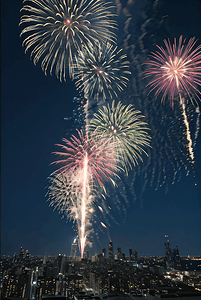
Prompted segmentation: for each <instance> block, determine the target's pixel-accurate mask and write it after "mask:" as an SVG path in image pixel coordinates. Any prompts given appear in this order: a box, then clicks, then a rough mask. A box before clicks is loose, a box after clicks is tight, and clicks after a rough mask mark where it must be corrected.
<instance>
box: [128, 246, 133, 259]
mask: <svg viewBox="0 0 201 300" xmlns="http://www.w3.org/2000/svg"><path fill="white" fill-rule="evenodd" d="M129 257H130V260H133V253H132V248H129Z"/></svg>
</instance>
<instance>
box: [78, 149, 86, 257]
mask: <svg viewBox="0 0 201 300" xmlns="http://www.w3.org/2000/svg"><path fill="white" fill-rule="evenodd" d="M87 174H88V155H87V153H86V155H85V159H84V172H83V188H82V190H83V192H82V204H81V229H80V231H81V234H80V252H81V257H82V258H83V253H84V248H85V243H86V236H85V221H86V220H85V218H86V198H87V197H88V195H87V192H86V189H87V186H88V176H87Z"/></svg>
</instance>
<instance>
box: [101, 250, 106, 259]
mask: <svg viewBox="0 0 201 300" xmlns="http://www.w3.org/2000/svg"><path fill="white" fill-rule="evenodd" d="M102 255H103V257H106V249H105V248H103V249H102Z"/></svg>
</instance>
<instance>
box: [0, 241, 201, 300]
mask: <svg viewBox="0 0 201 300" xmlns="http://www.w3.org/2000/svg"><path fill="white" fill-rule="evenodd" d="M166 239H167V240H166V242H165V243H164V253H165V255H164V256H151V257H143V256H139V257H138V251H137V249H132V248H129V249H128V251H127V253H122V252H121V247H117V248H116V245H113V242H112V241H111V242H110V243H109V244H108V247H107V248H103V249H102V250H101V253H98V254H95V255H93V256H91V255H90V252H89V250H87V251H86V252H85V253H84V257H83V258H81V257H80V255H78V256H77V254H78V252H79V251H78V244H77V241H76V239H75V241H74V243H73V244H72V245H71V252H70V253H69V255H66V254H58V255H56V256H50V255H48V254H47V253H45V254H44V255H41V256H34V255H31V254H30V253H29V251H28V250H24V249H23V248H22V247H21V248H20V249H19V252H18V253H14V255H13V256H5V255H3V256H2V260H1V266H0V280H1V299H2V300H3V299H4V300H6V299H17V298H18V299H38V300H41V299H46V300H47V299H63V300H64V299H75V300H77V299H85V300H87V299H96V300H98V299H111V300H112V299H121V298H123V299H125V298H128V299H133V300H135V299H138V298H139V299H149V300H151V299H158V298H166V299H175V298H176V299H197V300H198V299H201V256H197V257H190V256H187V257H181V256H180V255H179V249H178V247H177V246H176V247H175V248H173V249H172V248H171V245H170V241H169V240H168V237H167V238H166Z"/></svg>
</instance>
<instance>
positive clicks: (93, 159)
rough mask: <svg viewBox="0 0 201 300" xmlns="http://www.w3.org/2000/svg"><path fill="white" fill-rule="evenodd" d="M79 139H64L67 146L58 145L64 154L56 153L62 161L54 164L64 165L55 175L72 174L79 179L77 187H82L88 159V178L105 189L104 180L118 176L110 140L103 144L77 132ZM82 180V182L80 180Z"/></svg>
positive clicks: (74, 137) (73, 137)
mask: <svg viewBox="0 0 201 300" xmlns="http://www.w3.org/2000/svg"><path fill="white" fill-rule="evenodd" d="M77 132H78V137H76V136H74V135H72V137H71V138H70V140H67V139H65V138H63V142H64V143H65V145H61V144H57V146H59V147H61V148H62V149H63V150H64V151H63V152H54V154H57V155H59V156H60V157H61V159H59V160H57V161H54V162H53V163H52V164H60V165H62V166H61V167H60V168H59V169H57V170H56V171H55V172H54V173H65V174H68V175H69V174H72V175H73V177H74V178H75V177H76V178H77V180H76V181H77V186H81V185H82V182H81V181H82V172H83V169H84V166H85V165H86V158H87V177H88V181H89V182H91V183H93V182H94V181H96V182H98V183H99V184H100V185H101V186H102V187H104V184H103V181H104V179H110V180H111V181H112V182H113V179H112V178H113V177H115V176H117V174H116V171H117V170H118V167H117V162H116V160H115V158H114V155H113V151H112V147H113V145H111V143H110V142H109V140H106V139H105V140H104V141H102V140H101V142H100V141H97V139H95V138H94V137H92V136H90V137H89V136H88V135H87V134H86V135H84V133H83V132H82V131H79V130H77ZM70 176H71V175H70ZM79 178H80V180H79ZM113 183H114V182H113Z"/></svg>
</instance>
